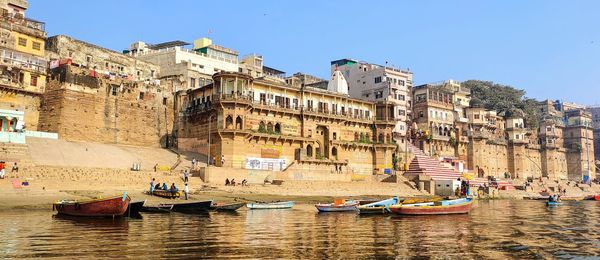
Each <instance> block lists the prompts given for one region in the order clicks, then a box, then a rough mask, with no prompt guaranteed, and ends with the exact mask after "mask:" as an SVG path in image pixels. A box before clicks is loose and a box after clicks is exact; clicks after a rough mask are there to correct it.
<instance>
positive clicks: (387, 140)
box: [385, 134, 392, 143]
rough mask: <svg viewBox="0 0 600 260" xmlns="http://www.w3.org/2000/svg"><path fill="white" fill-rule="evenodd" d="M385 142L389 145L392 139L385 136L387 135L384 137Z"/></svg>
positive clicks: (388, 135)
mask: <svg viewBox="0 0 600 260" xmlns="http://www.w3.org/2000/svg"><path fill="white" fill-rule="evenodd" d="M385 141H386V142H388V143H391V142H392V138H391V136H390V134H387V135H386V136H385Z"/></svg>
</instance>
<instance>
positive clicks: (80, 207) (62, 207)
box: [53, 196, 131, 217]
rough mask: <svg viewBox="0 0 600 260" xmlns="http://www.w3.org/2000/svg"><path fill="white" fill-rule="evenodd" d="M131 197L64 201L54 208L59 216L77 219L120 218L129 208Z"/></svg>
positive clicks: (56, 204) (55, 204)
mask: <svg viewBox="0 0 600 260" xmlns="http://www.w3.org/2000/svg"><path fill="white" fill-rule="evenodd" d="M130 200H131V199H130V198H129V196H118V197H112V198H107V199H96V200H89V201H62V202H57V203H54V205H53V207H54V209H55V210H56V211H58V213H59V214H62V215H68V216H77V217H120V216H123V214H125V211H126V210H127V206H129V201H130Z"/></svg>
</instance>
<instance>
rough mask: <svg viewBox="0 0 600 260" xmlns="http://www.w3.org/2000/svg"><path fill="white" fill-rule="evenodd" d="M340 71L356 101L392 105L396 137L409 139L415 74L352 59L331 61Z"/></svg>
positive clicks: (333, 66)
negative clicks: (379, 102)
mask: <svg viewBox="0 0 600 260" xmlns="http://www.w3.org/2000/svg"><path fill="white" fill-rule="evenodd" d="M336 70H339V71H340V72H341V73H342V74H343V75H344V77H345V78H346V81H347V82H348V94H349V95H350V96H351V97H353V98H359V99H364V100H369V101H375V102H377V101H382V102H389V103H391V104H392V105H393V111H390V112H391V115H390V116H391V117H394V118H395V119H396V120H397V123H396V127H395V128H394V137H395V138H396V140H399V139H401V138H403V137H405V136H406V131H407V121H408V120H410V111H411V94H410V92H411V88H412V79H413V74H412V72H409V71H406V70H401V69H397V68H393V67H389V66H381V65H376V64H370V63H366V62H358V61H355V60H351V59H341V60H335V61H332V62H331V72H332V74H333V73H334V71H336Z"/></svg>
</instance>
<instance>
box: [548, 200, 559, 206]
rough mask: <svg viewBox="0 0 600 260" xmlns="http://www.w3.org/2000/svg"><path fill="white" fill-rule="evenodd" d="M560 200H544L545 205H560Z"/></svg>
mask: <svg viewBox="0 0 600 260" xmlns="http://www.w3.org/2000/svg"><path fill="white" fill-rule="evenodd" d="M560 204H561V203H560V202H556V201H546V206H548V207H554V206H558V205H560Z"/></svg>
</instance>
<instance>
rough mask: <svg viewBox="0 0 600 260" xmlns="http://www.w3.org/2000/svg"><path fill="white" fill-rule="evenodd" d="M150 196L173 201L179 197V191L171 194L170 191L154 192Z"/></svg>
mask: <svg viewBox="0 0 600 260" xmlns="http://www.w3.org/2000/svg"><path fill="white" fill-rule="evenodd" d="M151 195H152V196H157V197H161V198H167V199H175V198H179V197H181V193H179V191H177V192H171V191H170V190H154V192H152V194H151Z"/></svg>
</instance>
